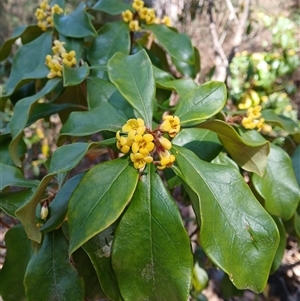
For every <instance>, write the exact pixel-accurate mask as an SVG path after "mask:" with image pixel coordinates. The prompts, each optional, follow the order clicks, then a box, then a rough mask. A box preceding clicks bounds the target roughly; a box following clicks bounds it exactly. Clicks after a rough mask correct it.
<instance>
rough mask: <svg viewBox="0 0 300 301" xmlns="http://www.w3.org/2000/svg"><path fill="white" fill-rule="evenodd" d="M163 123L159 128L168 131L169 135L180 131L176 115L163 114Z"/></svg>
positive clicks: (173, 135) (174, 134) (171, 135)
mask: <svg viewBox="0 0 300 301" xmlns="http://www.w3.org/2000/svg"><path fill="white" fill-rule="evenodd" d="M163 120H164V121H163V123H162V124H161V125H160V127H159V129H160V130H161V131H162V132H166V133H169V135H170V137H172V138H173V137H175V136H176V134H177V133H178V132H179V131H180V119H179V117H177V116H171V115H165V116H163Z"/></svg>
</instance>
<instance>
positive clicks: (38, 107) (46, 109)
mask: <svg viewBox="0 0 300 301" xmlns="http://www.w3.org/2000/svg"><path fill="white" fill-rule="evenodd" d="M77 108H78V106H77V105H76V104H74V105H73V104H71V103H62V104H55V103H35V104H34V106H32V108H31V112H30V115H29V118H28V121H27V124H32V123H34V122H35V121H37V120H39V119H41V118H45V117H48V116H51V115H53V114H56V113H59V112H61V111H64V110H66V109H73V110H74V109H77Z"/></svg>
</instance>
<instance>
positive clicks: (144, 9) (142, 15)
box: [139, 7, 148, 20]
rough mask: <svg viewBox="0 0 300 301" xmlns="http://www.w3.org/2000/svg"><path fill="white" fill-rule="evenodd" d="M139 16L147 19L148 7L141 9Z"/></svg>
mask: <svg viewBox="0 0 300 301" xmlns="http://www.w3.org/2000/svg"><path fill="white" fill-rule="evenodd" d="M139 16H140V18H141V19H142V20H145V19H146V17H147V16H148V8H147V7H144V8H142V9H141V10H140V11H139Z"/></svg>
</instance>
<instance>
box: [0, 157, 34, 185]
mask: <svg viewBox="0 0 300 301" xmlns="http://www.w3.org/2000/svg"><path fill="white" fill-rule="evenodd" d="M0 171H1V179H0V190H3V189H4V188H5V187H8V186H18V187H36V186H37V185H38V184H39V182H38V181H35V180H27V179H26V178H25V177H24V176H23V174H22V173H21V171H20V170H19V169H18V168H16V167H13V166H10V165H6V164H3V163H0Z"/></svg>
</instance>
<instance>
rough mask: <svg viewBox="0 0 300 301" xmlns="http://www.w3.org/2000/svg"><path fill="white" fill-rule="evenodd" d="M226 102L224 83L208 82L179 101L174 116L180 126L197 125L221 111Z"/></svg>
mask: <svg viewBox="0 0 300 301" xmlns="http://www.w3.org/2000/svg"><path fill="white" fill-rule="evenodd" d="M226 100H227V92H226V87H225V85H224V83H222V82H208V83H205V84H203V85H201V86H198V87H197V88H196V89H194V90H192V91H191V92H190V93H189V94H187V95H185V97H183V98H182V99H180V101H179V104H178V107H177V110H176V111H175V113H174V115H177V116H178V117H179V118H180V124H181V125H182V126H191V125H196V124H199V123H201V122H203V121H205V120H207V119H209V118H210V117H212V116H214V115H216V114H217V113H218V112H219V111H221V110H222V108H223V107H224V105H225V103H226Z"/></svg>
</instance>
